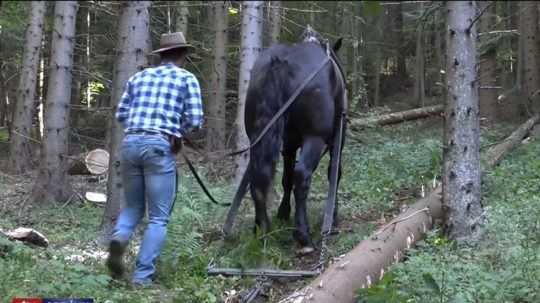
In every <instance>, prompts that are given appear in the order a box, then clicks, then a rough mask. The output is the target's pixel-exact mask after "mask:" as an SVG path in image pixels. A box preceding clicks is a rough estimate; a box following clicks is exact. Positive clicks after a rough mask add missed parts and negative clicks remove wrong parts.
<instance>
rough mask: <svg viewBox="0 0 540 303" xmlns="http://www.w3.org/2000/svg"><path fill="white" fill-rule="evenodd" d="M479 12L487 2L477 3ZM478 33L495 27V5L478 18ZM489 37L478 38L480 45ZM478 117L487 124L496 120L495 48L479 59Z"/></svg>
mask: <svg viewBox="0 0 540 303" xmlns="http://www.w3.org/2000/svg"><path fill="white" fill-rule="evenodd" d="M478 5H479V10H480V11H483V10H484V9H486V7H487V6H488V5H490V2H489V1H478ZM479 21H480V23H479V31H480V32H488V31H490V30H491V29H492V27H493V26H494V25H495V21H496V20H495V5H491V7H490V8H488V9H487V10H486V11H485V12H484V14H483V15H482V17H481V18H480V20H479ZM488 37H489V35H484V36H481V37H480V43H482V42H484V43H485V42H486V41H487V40H488ZM479 79H480V90H479V99H480V115H481V117H482V118H486V119H487V120H488V122H490V123H493V122H495V121H496V119H497V96H498V91H497V89H496V88H495V86H496V85H497V49H496V47H495V46H492V47H490V48H489V49H486V51H485V52H484V54H482V55H481V57H480V70H479Z"/></svg>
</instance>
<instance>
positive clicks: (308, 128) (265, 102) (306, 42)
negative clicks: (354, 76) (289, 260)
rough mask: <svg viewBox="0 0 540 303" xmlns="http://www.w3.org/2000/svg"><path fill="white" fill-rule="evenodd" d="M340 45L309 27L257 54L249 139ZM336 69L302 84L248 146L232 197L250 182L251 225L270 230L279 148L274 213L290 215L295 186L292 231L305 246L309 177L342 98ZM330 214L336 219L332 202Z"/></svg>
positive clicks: (327, 143)
mask: <svg viewBox="0 0 540 303" xmlns="http://www.w3.org/2000/svg"><path fill="white" fill-rule="evenodd" d="M340 46H341V39H340V40H338V42H337V43H336V44H335V45H334V47H333V49H330V48H329V47H327V44H326V43H324V41H323V40H322V39H321V37H320V35H319V34H318V33H316V32H315V31H313V29H311V27H309V26H308V28H307V29H306V30H305V31H304V34H303V41H302V42H301V43H297V44H294V45H284V44H278V45H274V46H272V47H270V48H268V49H267V50H265V51H264V52H262V53H261V54H260V56H259V57H258V59H257V60H256V62H255V64H254V66H253V69H252V71H251V79H250V83H249V88H248V92H247V97H246V106H245V126H246V132H247V135H248V137H249V139H250V141H251V142H252V143H253V141H254V140H255V139H256V138H257V136H258V135H259V134H260V133H261V131H262V129H263V128H264V127H265V126H266V125H267V124H268V123H269V121H270V120H271V119H272V118H273V117H274V115H275V114H276V113H277V112H278V111H279V110H280V108H281V107H282V106H283V104H284V103H285V102H287V100H288V99H289V98H290V97H291V96H292V94H293V92H294V91H295V90H296V89H297V88H298V87H299V86H300V85H302V84H303V82H305V80H306V78H307V77H308V75H310V74H311V73H313V72H314V70H315V69H317V68H318V67H319V66H320V65H321V63H322V62H323V60H325V59H326V58H327V56H331V58H332V60H335V61H336V63H337V57H336V55H335V51H337V50H338V49H339V47H340ZM336 66H337V65H336ZM338 73H341V72H340V69H336V68H335V67H334V65H333V63H332V62H328V63H327V64H326V65H325V66H324V67H323V68H322V69H321V70H320V71H319V72H318V74H317V75H316V76H315V77H314V78H313V79H312V80H311V81H309V82H308V83H307V85H306V86H305V87H304V88H303V89H302V91H301V93H300V94H299V95H298V97H297V98H296V100H295V101H294V103H293V104H292V105H291V107H290V108H289V109H288V110H287V112H285V113H284V115H283V116H282V117H281V118H279V119H278V120H277V121H276V122H275V123H274V124H273V125H272V127H271V128H270V129H269V130H268V132H267V133H266V134H265V135H264V137H263V138H262V139H261V141H259V143H257V144H256V145H255V146H253V147H252V149H251V151H250V161H249V164H248V167H247V169H246V172H245V174H244V176H243V178H242V181H241V182H240V186H239V188H238V191H237V193H236V196H235V199H234V200H235V201H236V203H237V204H238V202H239V201H240V200H241V199H242V198H243V196H244V195H245V193H246V191H247V186H248V185H250V190H251V196H252V198H253V200H254V202H255V224H256V226H257V227H259V228H260V229H261V231H262V232H264V233H266V232H268V231H269V229H270V221H269V219H268V215H267V212H266V202H267V199H268V196H269V191H270V188H271V186H272V183H273V182H272V180H273V177H274V173H275V169H276V162H277V160H278V158H279V153H280V149H281V153H282V155H283V161H284V163H283V167H284V172H283V180H282V182H283V190H284V194H283V198H282V200H281V205H280V207H279V211H278V218H279V219H281V220H288V219H289V216H290V210H291V206H290V197H291V191H292V190H294V198H295V199H294V201H295V208H296V211H295V225H296V228H295V231H294V232H293V236H294V238H295V239H296V240H297V241H298V242H299V243H300V245H302V246H303V247H304V248H305V249H307V250H308V251H312V248H313V243H312V240H311V236H310V231H309V224H308V218H307V213H306V200H307V197H308V192H309V188H310V184H311V177H312V174H313V172H314V171H315V169H316V168H317V165H318V164H319V161H320V159H321V158H322V156H323V153H324V152H325V149H326V148H328V150H330V151H331V150H332V144H333V141H334V133H335V130H336V128H337V125H338V122H339V117H340V115H341V112H342V111H343V110H344V108H343V106H344V104H345V103H344V102H346V101H345V100H343V96H344V94H343V93H344V89H345V88H344V82H343V80H342V79H344V76H343V74H338ZM342 145H343V144H342ZM298 149H300V155H299V158H298V161H297V160H296V155H297V150H298ZM340 152H341V151H340ZM329 154H331V153H329ZM339 172H341V167H339ZM234 203H235V202H233V205H234ZM333 215H334V223H335V222H336V220H335V219H336V217H337V206H336V207H335V209H334V213H333Z"/></svg>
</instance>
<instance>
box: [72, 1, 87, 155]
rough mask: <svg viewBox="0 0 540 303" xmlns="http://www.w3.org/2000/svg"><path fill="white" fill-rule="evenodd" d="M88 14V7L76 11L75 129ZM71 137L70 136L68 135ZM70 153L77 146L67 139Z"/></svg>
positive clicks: (78, 111)
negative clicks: (84, 32) (84, 31)
mask: <svg viewBox="0 0 540 303" xmlns="http://www.w3.org/2000/svg"><path fill="white" fill-rule="evenodd" d="M87 14H88V7H84V6H82V7H80V8H79V11H78V12H77V22H76V23H77V24H76V25H75V32H76V33H77V35H76V37H77V38H76V39H75V46H76V47H75V50H74V52H73V66H74V68H73V72H72V76H73V82H72V85H71V106H70V125H69V126H70V129H77V128H78V126H79V117H80V116H81V109H82V108H81V105H82V103H81V97H82V82H83V74H84V73H83V66H84V62H85V61H86V60H85V58H84V57H85V56H86V45H85V44H86V35H84V34H83V30H84V28H85V27H86V26H85V23H86V17H87ZM69 138H70V139H71V136H69ZM69 143H70V144H69V145H70V146H69V147H70V153H71V154H72V153H73V152H72V151H73V148H75V149H77V147H78V146H75V144H71V143H72V142H71V140H70V141H69ZM77 152H78V149H77Z"/></svg>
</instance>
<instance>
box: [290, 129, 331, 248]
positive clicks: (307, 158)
mask: <svg viewBox="0 0 540 303" xmlns="http://www.w3.org/2000/svg"><path fill="white" fill-rule="evenodd" d="M324 146H325V142H324V140H323V139H322V138H319V137H311V138H308V139H306V140H305V141H304V144H303V145H302V151H301V153H300V159H299V160H298V162H297V163H296V166H295V168H294V198H295V206H296V210H295V224H296V229H295V231H294V233H293V236H294V238H295V239H296V240H297V241H298V243H299V244H300V245H301V246H303V249H302V250H303V251H304V252H310V251H313V242H312V240H311V235H310V232H309V223H308V218H307V209H306V202H307V197H308V194H309V188H310V186H311V178H312V175H313V172H314V171H315V169H316V168H317V166H318V164H319V160H320V158H321V153H322V151H323V149H324Z"/></svg>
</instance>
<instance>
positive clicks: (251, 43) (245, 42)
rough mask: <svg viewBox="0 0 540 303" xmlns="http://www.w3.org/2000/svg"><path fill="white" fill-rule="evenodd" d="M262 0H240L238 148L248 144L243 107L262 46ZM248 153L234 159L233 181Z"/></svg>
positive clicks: (242, 172) (241, 171)
mask: <svg viewBox="0 0 540 303" xmlns="http://www.w3.org/2000/svg"><path fill="white" fill-rule="evenodd" d="M262 8H263V2H262V1H243V2H242V42H241V56H240V58H241V61H240V76H239V84H238V107H237V113H236V120H235V126H236V136H237V137H236V147H237V148H238V149H240V148H242V147H245V146H247V145H249V140H248V138H247V135H246V128H245V125H244V108H245V104H246V94H247V89H248V85H249V78H250V73H251V68H252V67H253V63H255V60H256V59H257V56H258V55H259V53H260V51H261V47H262V41H261V36H262V16H263V15H262ZM248 160H249V155H248V154H247V153H244V154H242V155H240V156H238V157H237V159H236V173H235V181H236V183H237V184H238V183H239V182H240V178H241V177H242V175H243V174H244V171H245V170H246V167H247V163H248Z"/></svg>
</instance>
